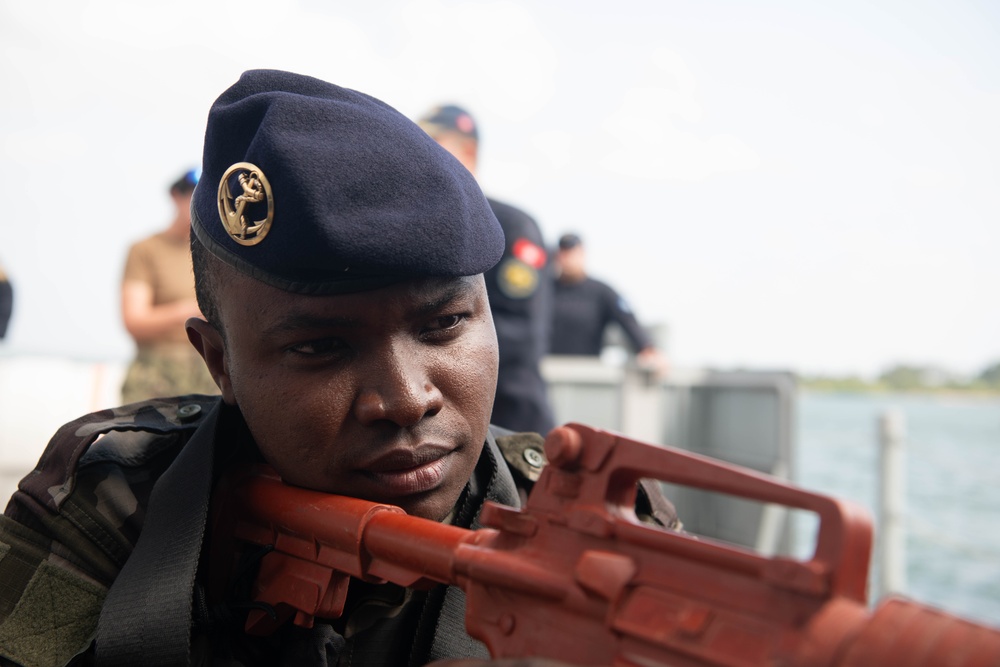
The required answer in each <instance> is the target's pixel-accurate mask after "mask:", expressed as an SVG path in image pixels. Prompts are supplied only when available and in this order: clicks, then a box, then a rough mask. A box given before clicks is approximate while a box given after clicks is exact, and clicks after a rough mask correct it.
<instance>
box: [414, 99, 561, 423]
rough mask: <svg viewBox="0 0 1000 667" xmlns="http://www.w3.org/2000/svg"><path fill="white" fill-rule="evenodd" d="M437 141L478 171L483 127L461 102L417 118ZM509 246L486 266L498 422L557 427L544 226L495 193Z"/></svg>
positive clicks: (492, 204)
mask: <svg viewBox="0 0 1000 667" xmlns="http://www.w3.org/2000/svg"><path fill="white" fill-rule="evenodd" d="M418 124H419V125H420V127H422V128H423V129H424V131H426V132H427V134H429V135H430V136H431V137H432V138H433V139H434V140H435V141H437V142H438V143H439V144H440V145H441V146H443V147H444V148H446V149H447V150H448V152H450V153H451V154H452V155H454V156H455V158H456V159H458V161H459V162H461V163H462V164H463V165H464V166H465V168H466V169H468V170H469V171H470V172H471V173H472V174H473V175H475V174H476V167H477V162H478V153H479V129H478V127H477V125H476V122H475V120H474V119H473V118H472V115H471V114H469V112H468V111H466V110H465V109H463V108H461V107H458V106H455V105H444V106H439V107H436V108H434V109H432V110H431V111H430V112H429V113H427V114H426V115H425V116H424V117H423V118H421V119H420V120H419V121H418ZM487 201H489V204H490V207H491V208H492V209H493V213H494V215H496V217H497V220H499V221H500V227H501V228H502V229H503V233H504V237H505V238H506V244H505V247H504V253H503V257H502V258H501V260H500V262H499V263H498V264H497V265H496V266H495V267H493V268H492V269H490V270H489V271H487V272H486V291H487V293H488V295H489V300H490V310H491V311H492V313H493V323H494V325H495V326H496V330H497V340H498V342H499V345H500V371H499V376H498V378H497V394H496V399H495V401H494V403H493V415H492V417H491V421H492V422H493V423H494V424H496V425H498V426H503V427H504V428H508V429H511V430H512V431H524V432H533V433H542V434H545V433H548V432H549V430H551V429H552V427H553V426H554V425H555V418H554V417H553V413H552V407H551V406H550V405H549V400H548V391H547V388H546V385H545V380H544V379H543V378H542V373H541V370H540V368H539V365H540V363H541V360H542V357H544V356H545V354H546V352H547V348H548V340H549V334H550V330H551V318H552V279H551V268H550V266H549V262H548V254H547V252H546V251H545V243H544V241H543V239H542V232H541V230H540V229H539V227H538V223H537V222H535V220H534V219H533V218H532V217H531V216H530V215H528V214H527V213H525V212H524V211H522V210H521V209H519V208H516V207H514V206H511V205H510V204H506V203H504V202H500V201H497V200H495V199H492V198H489V199H488V200H487Z"/></svg>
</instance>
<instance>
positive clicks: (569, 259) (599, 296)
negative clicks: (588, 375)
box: [550, 234, 668, 375]
mask: <svg viewBox="0 0 1000 667" xmlns="http://www.w3.org/2000/svg"><path fill="white" fill-rule="evenodd" d="M555 265H556V273H557V277H556V280H555V295H554V309H553V322H552V340H551V346H550V352H551V353H552V354H560V355H575V356H595V357H596V356H600V354H601V350H602V348H603V347H604V332H605V329H606V328H607V327H608V325H610V324H612V323H614V324H618V325H619V326H620V327H621V329H622V331H623V332H624V333H625V337H626V338H627V339H628V341H629V343H630V344H631V345H632V348H633V350H634V351H635V353H636V357H637V360H638V362H639V365H640V366H641V367H643V368H646V369H649V370H651V371H654V372H655V373H657V374H658V375H663V374H664V373H666V371H667V366H668V364H667V358H666V356H665V355H664V354H663V353H662V352H660V350H659V349H657V347H656V346H655V344H654V343H653V340H652V338H650V336H649V334H647V333H646V331H645V330H644V329H643V328H642V326H641V325H640V324H639V322H638V320H637V319H636V316H635V314H634V313H633V312H632V309H631V308H630V307H629V305H628V302H626V301H625V299H623V298H622V297H621V295H619V294H618V292H616V291H615V289H614V288H612V287H611V286H610V285H608V284H607V283H604V282H601V281H600V280H596V279H594V278H591V277H590V276H589V275H588V274H587V257H586V252H585V250H584V247H583V240H582V239H581V238H580V237H579V236H578V235H577V234H564V235H563V236H561V237H560V238H559V249H558V251H557V253H556V258H555Z"/></svg>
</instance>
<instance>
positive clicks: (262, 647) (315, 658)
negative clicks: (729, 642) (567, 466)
mask: <svg viewBox="0 0 1000 667" xmlns="http://www.w3.org/2000/svg"><path fill="white" fill-rule="evenodd" d="M213 415H219V416H217V417H216V418H215V419H213ZM216 424H217V425H216ZM209 429H211V432H207V431H208V430H209ZM199 431H201V433H200V434H199ZM196 434H197V435H198V437H196ZM496 436H499V437H496ZM198 443H209V444H210V446H211V447H212V448H213V449H214V451H213V452H211V454H210V455H211V456H213V457H214V459H215V467H216V468H218V469H219V470H218V471H217V472H221V471H222V470H223V469H225V468H226V467H227V466H228V465H232V464H234V463H239V462H242V461H246V460H248V457H252V458H253V457H257V456H259V454H257V452H256V448H255V447H254V446H253V444H252V440H250V439H249V433H248V431H247V430H246V425H245V422H243V419H242V416H241V415H239V412H238V411H237V410H235V409H233V408H228V407H224V406H220V401H219V399H218V397H208V396H194V395H192V396H183V397H178V398H172V399H156V400H151V401H145V402H142V403H136V404H132V405H127V406H124V407H121V408H116V409H113V410H104V411H101V412H97V413H93V414H90V415H87V416H85V417H82V418H80V419H78V420H76V421H74V422H71V423H69V424H67V425H66V426H64V427H63V428H62V429H60V430H59V432H58V433H56V435H55V436H54V437H53V438H52V440H51V442H50V443H49V445H48V447H47V448H46V450H45V453H44V454H43V455H42V458H41V459H40V461H39V463H38V466H37V467H36V468H35V469H34V470H33V471H32V472H31V473H30V474H29V475H28V476H27V477H25V478H24V480H22V481H21V484H20V486H19V490H18V492H17V493H15V495H14V496H13V498H12V499H11V502H10V504H9V505H8V507H7V511H6V513H5V516H2V517H0V664H2V665H9V664H15V665H24V666H26V667H36V666H43V665H65V664H80V665H86V664H93V662H94V658H95V652H94V646H93V641H94V639H95V637H96V636H97V633H98V619H99V617H100V615H101V613H102V608H104V606H105V598H106V597H107V596H108V590H109V588H110V587H111V586H112V584H113V583H114V582H115V580H116V578H117V577H118V576H119V572H120V571H121V570H122V567H123V566H124V565H125V563H126V561H127V560H128V559H129V557H130V556H131V555H132V553H133V550H134V549H135V548H136V544H137V542H138V541H139V536H140V533H141V531H142V530H143V527H144V525H148V524H149V522H151V521H152V519H149V521H147V519H148V518H149V517H152V516H153V515H154V514H155V509H156V508H155V499H154V508H153V511H147V510H149V509H150V498H151V495H152V494H153V489H154V486H155V485H156V484H157V482H158V481H160V480H162V479H164V478H165V477H166V476H168V472H174V473H176V472H178V469H179V468H180V467H181V466H182V465H184V463H183V461H182V459H183V458H184V457H181V456H179V455H180V454H181V453H182V452H183V451H184V450H185V449H187V450H191V449H192V447H198V446H201V445H200V444H198ZM188 445H190V446H188ZM540 445H541V438H540V436H537V435H535V434H511V433H510V432H507V431H502V430H500V429H491V434H490V436H489V437H488V439H487V443H486V446H485V447H484V449H483V452H484V453H483V455H482V457H481V459H480V464H479V466H478V467H477V469H476V473H475V474H474V476H473V477H474V478H473V479H472V480H470V483H469V486H468V487H467V490H466V493H464V494H463V497H462V499H460V501H459V505H458V506H457V507H456V513H455V518H454V523H456V525H464V526H469V527H478V524H477V523H476V521H475V519H476V517H477V516H478V511H479V508H480V507H481V506H482V502H483V500H484V499H486V498H488V499H491V500H497V501H500V502H504V503H506V504H509V505H515V506H516V505H518V504H519V502H520V501H519V497H518V496H519V494H521V495H523V493H524V492H525V490H526V489H527V488H529V487H530V485H531V483H532V482H533V480H534V479H537V475H538V473H539V471H540V469H539V468H535V467H532V466H531V465H530V464H528V463H527V462H526V461H527V460H529V459H533V457H530V456H528V457H525V456H524V450H525V448H529V447H530V448H536V449H537V448H539V447H540ZM501 452H502V454H501ZM187 453H190V452H187ZM501 457H502V458H501ZM504 459H505V460H506V461H507V465H502V464H500V461H501V460H504ZM188 465H190V464H188ZM171 469H173V470H171ZM180 472H181V474H182V476H188V475H189V473H188V472H185V471H183V470H181V471H180ZM215 477H217V475H215ZM206 493H207V492H206ZM203 500H204V502H205V503H206V505H207V498H204V499H203ZM179 501H180V499H177V502H179ZM171 502H174V501H173V500H172V501H171ZM669 512H670V509H669V508H665V507H664V506H657V511H656V512H654V514H656V515H657V516H658V517H659V518H660V519H661V522H662V523H665V524H668V525H669V524H673V522H674V518H673V517H672V516H670V515H669ZM161 514H162V508H161ZM165 546H169V545H163V544H158V545H153V550H154V551H156V550H159V551H163V550H164V547H165ZM165 585H167V586H172V585H173V582H166V583H165ZM151 587H154V586H153V585H152V584H151ZM355 590H356V589H355V588H353V587H352V596H353V597H354V602H353V603H352V602H351V601H350V598H349V603H348V604H349V609H350V610H353V611H354V612H355V614H356V616H355V619H362V620H361V621H358V622H356V623H355V625H360V626H362V629H363V630H364V631H363V632H358V633H357V634H356V635H355V636H354V637H351V638H350V640H348V641H346V642H345V640H344V639H343V637H341V636H340V634H339V633H337V632H333V631H331V628H330V626H326V625H322V624H317V628H316V629H315V630H313V631H309V632H305V631H301V630H299V629H298V628H289V629H288V630H287V631H284V632H283V634H282V635H280V637H279V638H277V639H275V638H272V639H271V640H254V641H256V642H257V643H256V644H254V645H250V644H248V645H247V646H244V647H242V648H241V650H240V652H239V653H240V655H242V656H248V655H249V656H254V659H252V660H247V662H245V663H244V662H237V661H235V659H233V658H232V655H233V654H231V653H230V652H229V649H228V648H227V647H228V645H230V644H232V643H233V642H234V641H235V642H237V643H245V642H247V639H246V638H245V637H244V636H243V635H242V633H241V631H239V630H238V628H239V626H240V625H241V624H240V623H239V622H237V623H235V624H234V625H233V627H234V628H237V629H235V630H234V629H232V628H229V629H224V630H223V631H222V632H221V634H220V632H219V630H218V623H216V624H215V625H214V629H213V630H212V632H213V634H199V632H198V631H196V633H195V637H194V639H193V648H192V652H193V658H194V664H228V665H236V664H279V663H282V662H285V663H288V664H309V663H308V662H307V661H306V660H305V659H304V658H303V654H304V653H309V654H310V660H311V664H317V665H326V664H338V663H337V662H336V660H337V658H336V657H335V655H341V656H342V657H341V663H340V664H347V663H348V662H354V663H355V664H372V658H373V656H375V662H376V663H379V664H402V663H403V662H406V661H411V662H412V664H423V662H424V661H428V660H431V659H436V658H439V657H445V656H456V655H474V656H475V655H478V656H483V657H485V656H486V653H485V648H484V647H483V646H482V645H481V644H479V643H478V642H476V641H475V640H473V639H472V638H470V637H468V635H466V634H465V632H464V626H463V617H464V598H463V597H462V595H461V591H459V590H458V589H453V588H448V587H444V586H441V587H439V589H436V590H435V591H431V592H430V593H426V594H424V593H421V594H416V595H412V596H411V595H410V593H409V592H406V591H404V590H403V589H399V588H395V587H391V586H387V587H371V589H370V590H360V591H358V592H357V594H355ZM199 591H200V589H199V588H198V587H196V591H195V593H194V595H195V597H196V598H197V597H198V593H199ZM387 596H388V599H389V600H390V602H391V601H392V600H396V602H401V601H405V602H407V606H406V607H405V608H406V609H408V612H407V613H406V614H399V615H398V619H397V620H394V621H392V622H383V621H384V619H383V618H381V617H379V614H378V613H376V614H375V615H374V616H373V615H372V612H371V609H372V608H373V607H374V608H378V607H380V606H381V607H383V608H384V606H385V605H386V599H387ZM359 600H360V602H359ZM369 603H370V604H369ZM391 604H395V602H391ZM391 604H390V606H391ZM366 605H367V606H366ZM187 606H188V609H190V602H188V603H187ZM195 606H196V607H197V606H198V605H197V604H196V605H195ZM397 606H398V605H397ZM363 608H367V609H368V611H364V612H358V610H359V609H363ZM383 616H384V614H383ZM365 618H368V620H367V621H366V620H364V619H365ZM428 619H430V620H428ZM193 620H194V623H195V625H196V628H198V627H201V628H203V629H206V631H207V629H208V628H209V627H210V626H212V625H213V624H212V623H211V622H209V621H211V619H205V618H199V617H198V615H197V614H196V615H195V618H194V619H193ZM394 624H395V625H394ZM399 632H408V633H410V636H411V637H412V638H413V639H412V641H405V642H401V641H399V639H398V638H399V635H398V633H399ZM390 638H391V639H390ZM282 644H284V645H282ZM140 648H142V647H141V646H140ZM244 659H246V658H245V657H244ZM328 659H330V661H329V662H328V661H327V660H328Z"/></svg>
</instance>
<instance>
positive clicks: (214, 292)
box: [191, 234, 224, 335]
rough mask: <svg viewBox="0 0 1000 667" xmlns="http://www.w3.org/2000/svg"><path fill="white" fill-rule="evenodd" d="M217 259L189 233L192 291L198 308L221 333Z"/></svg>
mask: <svg viewBox="0 0 1000 667" xmlns="http://www.w3.org/2000/svg"><path fill="white" fill-rule="evenodd" d="M218 261H219V260H217V259H216V258H215V257H214V256H213V255H212V254H211V253H210V252H208V249H207V248H206V247H205V246H204V245H202V243H201V241H199V240H198V237H197V236H196V235H195V234H192V235H191V267H192V268H193V269H194V293H195V297H196V298H197V299H198V308H199V309H201V314H202V315H204V316H205V319H206V320H208V323H209V324H211V325H212V326H213V327H215V329H216V330H217V331H218V332H219V333H220V334H222V335H224V332H223V329H222V320H221V319H220V317H219V300H218V284H219V278H218V272H219V267H218V265H217V262H218Z"/></svg>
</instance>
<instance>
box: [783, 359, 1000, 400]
mask: <svg viewBox="0 0 1000 667" xmlns="http://www.w3.org/2000/svg"><path fill="white" fill-rule="evenodd" d="M799 381H800V384H801V386H802V387H804V388H806V389H816V390H821V391H903V392H906V391H913V392H920V391H965V392H983V393H1000V361H997V362H994V363H992V364H990V365H988V366H986V367H985V368H983V369H982V370H981V371H979V372H978V373H976V374H975V375H974V376H973V377H964V378H963V377H960V376H958V375H955V374H953V373H950V372H948V371H946V370H942V369H940V368H937V367H933V366H920V365H915V364H895V365H892V366H889V367H888V368H886V369H885V370H883V371H882V372H881V373H879V375H878V376H877V377H876V378H874V379H869V378H864V377H862V376H860V375H842V376H828V375H804V376H801V377H800V378H799Z"/></svg>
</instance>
